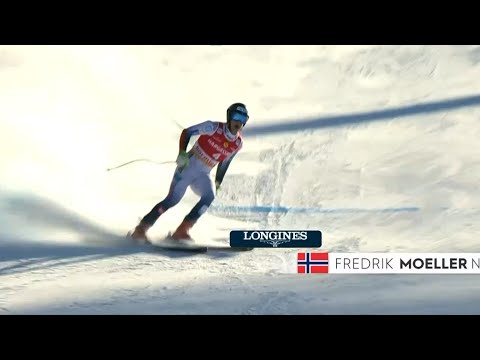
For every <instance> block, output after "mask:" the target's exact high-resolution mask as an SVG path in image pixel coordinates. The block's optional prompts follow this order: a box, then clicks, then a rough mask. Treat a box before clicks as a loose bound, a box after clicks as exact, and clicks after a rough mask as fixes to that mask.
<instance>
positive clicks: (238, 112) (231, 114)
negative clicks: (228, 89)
mask: <svg viewBox="0 0 480 360" xmlns="http://www.w3.org/2000/svg"><path fill="white" fill-rule="evenodd" d="M248 118H249V116H248V110H247V107H246V106H245V104H243V103H235V104H232V105H230V106H229V107H228V109H227V123H229V122H230V121H232V120H236V121H240V122H241V123H242V124H243V126H245V125H246V124H247V121H248Z"/></svg>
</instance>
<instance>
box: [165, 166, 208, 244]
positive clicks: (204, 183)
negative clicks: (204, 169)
mask: <svg viewBox="0 0 480 360" xmlns="http://www.w3.org/2000/svg"><path fill="white" fill-rule="evenodd" d="M190 186H191V189H192V191H193V192H194V193H195V194H196V195H198V196H200V200H199V201H198V203H197V204H195V206H194V207H193V209H192V210H191V211H190V212H189V213H188V215H187V216H185V218H184V219H183V221H182V223H181V224H180V225H179V227H178V228H177V230H176V231H175V232H174V234H173V235H172V237H173V238H174V239H190V235H189V231H190V229H191V228H192V227H193V225H195V223H196V222H197V220H198V219H199V218H200V217H201V216H202V215H203V214H204V213H205V212H206V211H207V210H208V208H209V207H210V205H211V204H212V202H213V200H214V199H215V190H214V186H213V183H212V180H211V179H210V176H209V175H208V174H201V175H200V176H198V177H197V178H195V180H194V181H193V182H192V183H191V185H190Z"/></svg>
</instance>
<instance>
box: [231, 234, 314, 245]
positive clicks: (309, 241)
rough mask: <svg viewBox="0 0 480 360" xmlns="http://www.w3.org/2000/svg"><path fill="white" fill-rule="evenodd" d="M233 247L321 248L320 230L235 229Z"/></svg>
mask: <svg viewBox="0 0 480 360" xmlns="http://www.w3.org/2000/svg"><path fill="white" fill-rule="evenodd" d="M230 246H231V247H257V248H258V247H263V248H265V247H269V248H319V247H321V246H322V232H321V231H320V230H250V231H248V230H247V231H246V230H233V231H231V232H230Z"/></svg>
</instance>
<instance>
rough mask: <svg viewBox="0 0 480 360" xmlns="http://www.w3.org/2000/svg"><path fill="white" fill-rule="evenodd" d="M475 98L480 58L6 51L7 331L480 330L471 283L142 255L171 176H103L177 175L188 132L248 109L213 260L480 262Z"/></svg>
mask: <svg viewBox="0 0 480 360" xmlns="http://www.w3.org/2000/svg"><path fill="white" fill-rule="evenodd" d="M479 81H480V47H479V46H102V47H100V46H92V47H89V46H32V47H29V46H0V119H1V121H0V137H1V143H2V150H3V151H2V152H1V154H0V178H1V179H2V182H1V188H0V198H1V201H0V225H1V226H0V314H49V313H54V314H387V313H388V314H459V313H461V314H466V313H475V314H478V313H480V305H479V304H480V301H479V300H480V291H479V290H480V280H479V278H478V276H475V275H462V276H459V275H448V276H447V275H424V276H420V275H402V276H400V275H334V274H329V275H300V274H295V259H296V256H295V255H296V253H297V251H298V249H255V250H254V251H252V252H248V253H221V252H213V253H209V254H204V255H196V256H189V255H187V254H178V253H168V254H166V253H165V254H164V253H159V252H154V251H152V250H150V249H148V248H142V247H134V246H132V245H130V244H126V243H125V241H124V235H125V233H126V232H127V231H128V230H130V229H132V227H134V226H135V224H136V222H137V221H138V218H140V217H141V216H143V215H144V214H145V213H146V212H147V211H149V210H150V209H151V207H153V206H154V205H155V204H156V203H157V202H158V201H160V200H162V199H163V197H164V196H165V195H166V193H167V191H168V186H169V183H170V179H171V176H172V173H173V170H174V168H173V165H172V164H164V165H158V164H153V163H148V162H138V163H134V164H131V165H128V166H125V167H123V168H119V169H116V170H114V171H106V169H107V168H109V167H112V166H115V165H118V164H121V163H124V162H126V161H129V160H132V159H137V158H148V159H151V160H155V161H172V160H174V159H175V156H176V152H177V149H178V136H179V134H180V131H181V127H182V126H187V125H190V124H194V123H196V122H200V121H203V120H205V119H218V120H223V119H224V117H225V110H226V107H227V106H228V105H229V104H230V103H232V102H236V101H243V102H245V103H246V104H247V106H248V107H249V110H250V112H251V119H250V122H249V124H248V126H247V128H246V129H245V147H244V150H243V152H242V153H241V154H239V156H238V157H237V159H236V160H235V161H234V163H233V164H232V166H231V168H230V169H229V172H228V174H227V176H226V179H225V182H224V184H223V186H222V191H221V192H220V193H219V196H218V197H217V199H216V200H215V202H214V204H213V206H212V208H211V209H210V210H211V211H209V213H207V214H206V215H205V216H204V217H203V218H202V219H201V221H200V222H199V223H198V225H197V226H196V227H195V229H194V231H193V233H192V234H193V236H195V237H196V238H197V239H198V240H199V241H202V240H205V241H209V240H213V239H218V240H219V241H225V242H228V236H229V231H230V230H231V229H319V230H321V231H322V233H323V243H324V246H323V247H322V249H323V250H326V251H336V252H344V251H345V252H347V251H348V252H480V245H479V240H478V239H479V236H478V235H480V231H479V230H480V228H479V227H480V225H479V224H480V212H479V209H478V206H477V204H478V202H479V200H480V193H479V191H478V183H479V180H480V146H478V139H479V138H480V126H479V125H478V118H479V115H480V109H479V105H480V93H479V92H478V84H479ZM196 201H197V198H196V197H195V196H194V195H193V193H191V192H190V191H189V192H187V194H186V196H185V198H184V201H183V202H182V203H181V204H180V205H178V206H177V207H175V208H173V209H171V210H169V211H168V212H167V213H166V214H164V216H162V217H161V218H160V219H159V221H158V223H157V224H156V226H155V228H153V229H152V235H154V236H161V235H162V234H163V233H165V232H166V231H169V230H171V229H173V228H175V227H176V226H177V225H178V223H179V222H180V220H181V219H182V218H183V216H184V215H185V214H186V213H187V212H188V211H189V210H190V208H191V207H192V206H193V205H194V204H195V202H196ZM278 206H281V207H283V208H280V209H279V208H272V210H271V211H269V212H259V211H255V209H258V207H263V208H265V207H266V208H268V207H278ZM285 208H287V209H289V211H285ZM248 209H250V210H248Z"/></svg>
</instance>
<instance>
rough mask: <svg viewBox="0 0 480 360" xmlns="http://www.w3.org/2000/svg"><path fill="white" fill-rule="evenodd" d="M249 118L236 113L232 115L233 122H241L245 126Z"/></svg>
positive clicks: (243, 114)
mask: <svg viewBox="0 0 480 360" xmlns="http://www.w3.org/2000/svg"><path fill="white" fill-rule="evenodd" d="M248 118H249V116H248V115H247V114H245V113H242V112H238V111H235V112H234V113H233V115H232V120H235V121H240V122H241V123H242V124H243V125H245V124H246V123H247V121H248Z"/></svg>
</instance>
